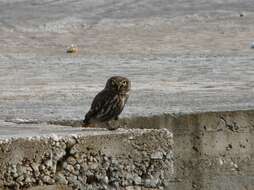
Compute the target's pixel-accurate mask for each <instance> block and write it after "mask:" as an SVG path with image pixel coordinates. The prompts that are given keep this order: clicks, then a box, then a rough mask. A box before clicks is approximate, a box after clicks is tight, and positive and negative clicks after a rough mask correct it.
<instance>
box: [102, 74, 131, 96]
mask: <svg viewBox="0 0 254 190" xmlns="http://www.w3.org/2000/svg"><path fill="white" fill-rule="evenodd" d="M105 88H106V89H108V90H113V91H116V92H118V93H128V92H129V91H130V89H131V82H130V81H129V79H127V78H126V77H121V76H113V77H111V78H109V79H108V81H107V83H106V87H105Z"/></svg>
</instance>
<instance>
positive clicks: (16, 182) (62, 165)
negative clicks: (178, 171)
mask: <svg viewBox="0 0 254 190" xmlns="http://www.w3.org/2000/svg"><path fill="white" fill-rule="evenodd" d="M80 130H82V129H80ZM81 132H82V134H73V135H60V136H57V135H49V136H48V137H43V136H42V137H38V138H36V137H35V138H27V137H25V138H20V137H19V138H11V139H8V140H6V141H2V143H1V145H0V147H1V153H0V155H1V157H0V164H1V171H0V176H1V177H0V184H1V186H2V188H5V189H24V188H25V189H26V188H29V187H33V186H42V185H53V184H63V185H68V186H69V187H71V188H73V189H130V188H134V187H137V188H138V187H139V188H140V187H147V188H159V187H163V186H165V184H166V183H167V181H169V179H170V178H172V176H173V173H174V171H173V153H172V145H173V144H172V143H173V139H172V134H171V133H170V132H169V131H168V130H166V129H160V130H156V129H154V130H139V129H135V130H117V131H115V132H111V131H106V130H103V129H102V130H101V131H99V130H98V131H96V133H94V132H91V130H89V129H88V130H82V131H81ZM48 189H50V187H49V188H48Z"/></svg>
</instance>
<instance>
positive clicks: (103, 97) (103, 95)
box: [84, 90, 112, 124]
mask: <svg viewBox="0 0 254 190" xmlns="http://www.w3.org/2000/svg"><path fill="white" fill-rule="evenodd" d="M111 96H112V93H111V92H110V91H108V90H102V91H101V92H99V93H98V94H97V95H96V96H95V98H94V100H93V102H92V105H91V108H90V110H89V111H88V112H87V114H86V116H85V120H84V123H87V124H89V122H90V120H91V119H95V118H96V117H97V116H98V114H99V113H100V111H101V110H102V109H103V108H104V107H105V106H104V105H105V104H107V103H108V100H109V99H110V97H111Z"/></svg>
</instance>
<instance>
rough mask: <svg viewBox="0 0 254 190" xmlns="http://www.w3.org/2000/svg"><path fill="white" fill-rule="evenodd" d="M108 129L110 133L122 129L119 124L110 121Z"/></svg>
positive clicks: (107, 124)
mask: <svg viewBox="0 0 254 190" xmlns="http://www.w3.org/2000/svg"><path fill="white" fill-rule="evenodd" d="M106 128H107V129H108V130H110V131H113V130H116V129H118V128H120V125H119V123H118V122H115V121H108V122H107V123H106Z"/></svg>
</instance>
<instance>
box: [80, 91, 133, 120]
mask: <svg viewBox="0 0 254 190" xmlns="http://www.w3.org/2000/svg"><path fill="white" fill-rule="evenodd" d="M128 96H129V95H128V94H127V93H126V94H122V93H121V94H119V93H115V92H113V91H110V90H107V89H104V90H102V91H101V92H99V93H98V94H97V95H96V96H95V98H94V100H93V102H92V106H91V108H90V110H89V111H88V113H87V114H86V116H85V120H84V123H85V124H90V123H91V122H104V121H108V120H111V119H114V118H117V117H118V115H119V114H120V113H121V112H122V110H123V108H124V106H125V104H126V102H127V99H128Z"/></svg>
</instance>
